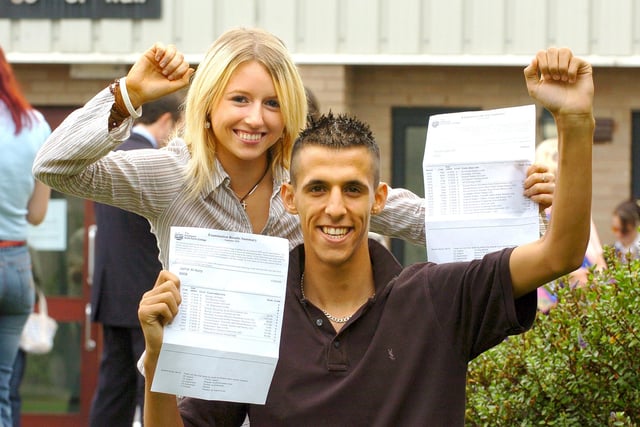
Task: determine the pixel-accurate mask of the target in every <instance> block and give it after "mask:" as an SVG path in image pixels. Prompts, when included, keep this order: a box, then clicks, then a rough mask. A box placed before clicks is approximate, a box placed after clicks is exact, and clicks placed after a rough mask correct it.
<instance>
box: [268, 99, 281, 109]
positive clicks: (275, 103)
mask: <svg viewBox="0 0 640 427" xmlns="http://www.w3.org/2000/svg"><path fill="white" fill-rule="evenodd" d="M265 104H266V105H267V107H270V108H280V103H279V102H278V100H277V99H272V100H269V101H267V102H265Z"/></svg>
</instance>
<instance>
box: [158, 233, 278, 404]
mask: <svg viewBox="0 0 640 427" xmlns="http://www.w3.org/2000/svg"><path fill="white" fill-rule="evenodd" d="M288 264H289V242H288V241H287V240H286V239H282V238H279V237H271V236H263V235H257V234H245V233H236V232H230V231H220V230H211V229H203V228H191V227H171V243H170V249H169V268H168V269H169V271H171V272H172V273H174V274H176V275H177V276H178V277H179V278H180V293H181V295H182V303H181V304H180V307H179V312H178V315H177V316H176V318H175V319H174V321H173V322H172V323H171V324H170V325H167V326H166V327H165V330H164V338H163V343H162V350H161V352H160V356H159V360H158V365H157V368H156V372H155V376H154V378H153V384H152V390H153V391H157V392H163V393H171V394H175V395H179V396H189V397H196V398H200V399H208V400H223V401H232V402H246V403H255V404H263V403H264V402H265V401H266V397H267V392H268V391H269V386H270V384H271V379H272V377H273V373H274V371H275V367H276V363H277V361H278V356H279V349H280V333H281V329H282V317H283V308H284V301H285V289H286V283H287V270H288Z"/></svg>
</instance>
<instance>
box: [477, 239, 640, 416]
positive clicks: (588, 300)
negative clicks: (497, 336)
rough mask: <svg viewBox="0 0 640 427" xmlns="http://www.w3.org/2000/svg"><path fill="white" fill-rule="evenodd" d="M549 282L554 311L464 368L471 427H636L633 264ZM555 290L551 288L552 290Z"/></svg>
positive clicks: (639, 343) (638, 364)
mask: <svg viewBox="0 0 640 427" xmlns="http://www.w3.org/2000/svg"><path fill="white" fill-rule="evenodd" d="M605 258H606V259H607V261H608V262H607V264H608V265H609V268H608V269H607V270H605V271H604V272H601V273H597V272H593V271H592V272H591V273H590V275H589V286H588V287H586V288H582V289H570V288H569V287H568V286H566V278H565V279H561V280H560V281H559V283H558V284H556V288H557V289H556V290H555V293H556V295H557V296H558V305H557V307H555V308H553V309H552V310H551V311H550V313H549V314H548V315H545V314H538V316H537V319H536V323H535V325H534V327H533V329H532V330H531V331H529V332H527V333H525V334H523V335H519V336H514V337H510V338H509V339H507V340H506V341H505V342H503V343H502V344H500V345H498V346H496V347H495V348H493V349H491V350H490V351H488V352H485V353H484V354H482V355H481V356H480V357H478V358H476V359H475V360H474V361H472V363H471V364H470V365H469V375H468V382H467V400H468V401H467V411H466V422H467V424H468V425H473V426H533V425H555V426H636V425H638V424H637V423H638V422H639V421H640V281H639V279H640V261H631V262H629V263H624V264H623V263H620V262H618V261H617V260H615V259H614V258H613V251H612V249H611V248H609V247H607V248H605ZM558 285H559V286H558Z"/></svg>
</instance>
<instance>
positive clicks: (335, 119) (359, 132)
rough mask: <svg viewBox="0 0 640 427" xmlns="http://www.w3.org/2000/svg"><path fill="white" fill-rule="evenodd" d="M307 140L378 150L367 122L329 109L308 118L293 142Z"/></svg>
mask: <svg viewBox="0 0 640 427" xmlns="http://www.w3.org/2000/svg"><path fill="white" fill-rule="evenodd" d="M309 140H311V142H312V144H315V145H326V146H328V147H335V148H339V147H354V146H365V147H372V148H373V149H374V151H379V150H378V144H377V143H376V141H375V138H374V137H373V133H372V132H371V128H370V127H369V125H368V124H366V123H364V122H362V121H360V120H358V119H357V118H355V117H353V116H349V115H347V114H338V115H334V114H333V113H332V112H331V111H329V112H328V113H327V114H322V115H321V116H320V117H319V118H317V119H310V120H309V123H308V126H307V128H306V129H304V130H303V131H302V132H301V133H300V135H299V136H298V139H297V140H296V142H295V144H302V145H304V144H306V143H307V142H309Z"/></svg>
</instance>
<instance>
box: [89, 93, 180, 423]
mask: <svg viewBox="0 0 640 427" xmlns="http://www.w3.org/2000/svg"><path fill="white" fill-rule="evenodd" d="M181 103H182V96H180V95H178V94H172V95H168V96H165V97H163V98H160V99H158V100H156V101H153V102H149V103H147V104H145V105H144V106H143V107H142V108H143V111H142V112H143V115H142V117H140V118H139V119H137V121H136V124H135V125H134V127H133V129H132V131H131V136H130V137H129V139H127V140H126V141H125V142H124V143H122V144H121V145H120V146H119V147H118V148H117V150H137V149H156V148H161V147H163V146H164V145H165V144H166V142H167V141H168V139H169V137H170V136H171V135H172V134H173V133H174V131H175V129H176V127H177V126H178V125H179V122H180V120H181V112H180V106H181ZM94 206H95V219H96V225H97V227H98V228H97V233H96V259H95V270H94V276H93V287H92V289H91V306H92V318H93V320H94V321H95V322H100V323H102V332H103V351H102V357H101V360H100V371H99V374H98V387H97V389H96V393H95V394H94V396H93V401H92V404H91V411H90V418H89V420H90V426H92V427H97V426H105V427H106V426H109V427H119V426H122V427H125V426H127V427H130V426H131V425H132V423H133V421H134V416H135V414H136V407H138V408H139V414H142V409H143V405H144V379H143V378H142V376H141V375H140V374H139V372H138V370H137V368H136V362H137V361H138V359H139V358H140V356H141V355H142V352H143V351H144V336H143V335H142V329H141V328H140V323H139V321H138V303H139V302H140V299H141V298H142V294H143V293H144V292H146V291H147V290H149V289H150V288H152V287H153V284H154V283H155V280H156V277H157V275H158V272H159V271H160V270H161V268H162V266H161V264H160V260H159V258H158V255H159V250H158V244H157V241H156V237H155V236H154V235H153V234H152V233H151V229H150V226H149V221H147V220H146V219H145V218H143V217H141V216H139V215H136V214H134V213H131V212H127V211H124V210H122V209H118V208H115V207H113V206H108V205H104V204H100V203H96V204H95V205H94Z"/></svg>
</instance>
